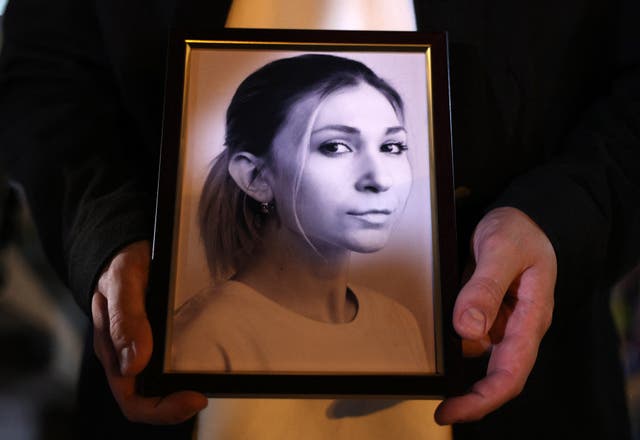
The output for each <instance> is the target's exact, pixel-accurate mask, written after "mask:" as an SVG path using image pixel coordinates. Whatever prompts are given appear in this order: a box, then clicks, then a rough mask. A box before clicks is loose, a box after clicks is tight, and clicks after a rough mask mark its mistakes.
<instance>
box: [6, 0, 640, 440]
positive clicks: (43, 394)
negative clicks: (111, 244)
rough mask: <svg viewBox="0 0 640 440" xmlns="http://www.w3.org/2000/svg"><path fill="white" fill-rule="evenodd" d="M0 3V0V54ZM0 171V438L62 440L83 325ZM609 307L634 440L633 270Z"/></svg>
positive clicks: (639, 437)
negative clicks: (615, 328)
mask: <svg viewBox="0 0 640 440" xmlns="http://www.w3.org/2000/svg"><path fill="white" fill-rule="evenodd" d="M6 3H7V0H0V50H1V46H2V15H3V13H4V9H5V6H6ZM0 117H2V115H0ZM0 148H2V146H0ZM1 167H2V164H0V346H2V347H4V349H3V354H2V356H0V439H7V440H49V439H67V438H70V436H71V433H70V423H69V419H70V417H71V414H72V410H73V405H74V400H75V383H76V379H77V375H78V372H79V366H80V359H81V355H82V341H83V335H84V333H85V330H86V327H87V325H88V322H87V319H86V318H85V317H84V315H82V314H81V312H80V310H79V309H78V307H77V306H76V305H75V303H74V302H73V300H72V298H71V295H70V294H69V292H67V290H66V288H65V287H64V286H63V285H62V284H61V283H60V282H59V281H58V279H57V278H56V276H55V273H54V272H53V270H52V269H51V268H50V267H49V266H48V264H47V262H46V259H45V257H44V255H43V253H42V249H41V248H40V245H39V241H38V236H37V233H36V231H35V229H34V226H33V224H32V222H31V219H30V216H29V211H28V208H27V207H26V206H25V204H24V203H23V202H22V198H21V195H20V190H19V189H18V188H15V187H13V186H11V185H10V184H9V182H8V181H7V180H6V178H5V176H4V174H3V173H2V168H1ZM611 305H612V310H613V313H614V316H615V319H616V322H617V324H618V330H619V332H620V336H621V340H622V344H621V353H620V355H621V359H622V361H623V364H624V367H625V371H626V374H627V385H628V386H627V390H628V398H629V409H630V413H631V415H632V419H633V420H632V422H633V429H634V434H635V439H636V440H640V267H639V268H636V270H635V271H633V272H631V273H630V274H629V275H628V276H627V277H625V278H624V279H623V280H621V281H620V283H618V285H617V286H616V287H615V288H614V290H613V292H612V304H611Z"/></svg>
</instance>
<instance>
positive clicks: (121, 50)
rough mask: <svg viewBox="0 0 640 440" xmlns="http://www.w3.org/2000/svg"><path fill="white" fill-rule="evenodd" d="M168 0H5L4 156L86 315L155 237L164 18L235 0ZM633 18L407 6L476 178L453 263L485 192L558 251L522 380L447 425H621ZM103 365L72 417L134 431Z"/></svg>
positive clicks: (637, 184)
mask: <svg viewBox="0 0 640 440" xmlns="http://www.w3.org/2000/svg"><path fill="white" fill-rule="evenodd" d="M176 3H178V2H176ZM179 4H180V7H178V8H176V6H175V5H174V2H172V1H171V0H158V1H155V2H144V3H140V4H138V3H137V2H132V1H125V0H109V1H106V0H96V1H92V2H91V1H81V0H58V1H55V2H40V1H37V0H12V1H11V2H10V3H9V5H8V7H7V10H6V14H5V38H4V47H3V51H2V55H1V58H0V114H2V117H1V118H0V145H1V150H2V160H3V161H4V162H5V164H6V167H7V169H8V170H9V173H10V176H11V177H12V178H13V179H15V180H17V181H19V182H20V183H21V184H22V185H23V186H24V189H25V192H26V195H27V198H28V201H29V204H30V207H31V209H32V212H33V216H34V218H35V221H36V224H37V226H38V229H39V231H40V234H41V239H42V241H43V244H44V247H45V249H46V252H47V254H48V256H49V258H50V260H51V261H52V262H53V264H54V265H55V268H56V269H57V271H58V273H59V274H60V276H61V277H62V278H63V279H64V280H66V281H67V283H68V284H69V285H70V287H71V289H72V291H73V293H74V295H75V297H76V299H77V301H78V303H79V304H80V306H81V307H82V308H83V309H84V310H85V311H86V312H87V313H88V314H89V316H90V299H91V294H92V292H93V286H94V283H95V281H96V279H97V277H98V275H99V274H100V271H101V268H102V267H103V266H104V264H105V263H106V262H107V261H108V260H109V259H110V257H111V256H112V255H113V254H114V253H115V252H116V251H118V250H119V249H120V248H122V247H123V246H124V245H126V244H128V243H131V242H133V241H136V240H139V239H148V238H150V236H151V232H152V216H153V206H154V196H155V195H154V190H155V182H156V179H155V177H156V164H157V163H158V151H159V142H160V132H161V113H162V93H163V80H164V64H165V55H166V43H167V29H168V27H169V26H170V25H171V24H172V23H174V22H175V21H176V20H177V21H179V22H185V23H190V24H191V25H194V26H199V27H202V26H211V27H222V26H224V21H225V19H226V13H227V10H228V7H229V4H230V1H218V2H215V1H211V0H208V1H205V0H191V1H187V0H185V1H182V2H179ZM639 12H640V11H639V5H638V2H637V1H633V0H566V1H563V2H560V3H557V4H553V5H551V4H550V3H547V2H540V1H534V0H527V1H522V2H507V1H494V0H478V1H474V2H466V1H462V0H448V1H442V0H438V1H436V0H425V1H416V15H417V19H418V26H419V28H420V29H421V30H448V31H449V38H450V43H451V50H450V52H451V75H452V80H451V90H452V103H453V129H454V132H453V133H454V156H455V173H456V185H457V186H465V187H466V188H468V190H469V195H468V196H467V197H465V198H464V199H461V200H459V201H458V222H459V225H458V228H459V241H460V244H461V245H460V251H461V259H462V260H463V259H464V258H466V257H468V255H467V254H468V249H467V247H468V242H469V238H470V235H471V231H472V229H473V227H474V226H475V224H476V223H477V221H478V220H479V219H480V218H481V216H482V215H483V213H485V212H486V211H487V210H488V209H490V208H491V207H495V206H514V207H517V208H519V209H521V210H523V211H524V212H526V213H527V214H528V215H529V216H530V217H532V218H533V219H534V220H535V221H536V223H538V225H540V226H541V228H542V229H543V230H544V231H545V233H546V234H547V235H548V237H549V238H550V239H551V241H552V243H553V245H554V248H555V251H556V253H557V257H558V283H557V288H556V308H555V313H554V321H553V325H552V327H551V329H550V330H549V332H548V334H547V335H546V336H545V339H544V340H543V343H542V345H541V348H540V353H539V357H538V361H537V364H536V366H535V368H534V370H533V372H532V374H531V376H530V379H529V382H528V384H527V386H526V387H525V389H524V391H523V393H522V394H521V396H519V397H518V398H516V399H515V400H514V401H512V402H510V403H508V404H507V405H505V407H504V408H502V409H500V410H499V411H497V412H496V413H495V414H492V415H490V416H489V417H487V418H486V419H485V420H484V421H482V422H479V423H474V424H470V425H465V426H462V427H460V428H457V429H456V436H457V437H459V438H467V436H469V438H489V436H490V435H495V436H496V437H497V438H521V439H522V438H538V437H539V436H542V435H546V436H549V431H550V430H551V432H554V433H555V432H559V433H562V434H567V435H568V436H569V437H568V438H580V437H581V436H582V437H583V438H612V439H613V438H615V439H625V438H628V437H629V433H628V427H627V421H626V412H625V411H626V409H625V403H624V395H623V389H622V374H621V370H620V367H619V364H618V362H617V356H618V351H617V344H616V336H615V331H614V327H613V325H612V322H611V317H610V314H609V312H608V300H609V299H608V290H609V287H610V285H611V283H612V282H613V281H615V280H616V279H617V278H618V277H619V276H620V275H621V274H622V273H623V272H624V271H625V270H626V269H628V268H630V267H631V265H633V264H635V263H636V262H638V256H639V254H640V209H639V204H638V200H640V35H639V31H638V29H637V27H635V25H636V22H637V18H638V17H640V14H639ZM102 376H103V375H102V372H101V369H100V367H99V365H98V364H97V360H96V359H95V357H94V356H93V355H92V354H91V350H89V351H88V356H87V357H86V362H85V367H84V368H83V375H82V385H81V390H82V391H81V396H80V397H81V400H83V401H84V403H85V404H84V405H83V406H82V408H84V410H85V411H86V414H85V415H84V418H83V421H84V422H86V423H88V424H89V425H91V426H92V428H91V429H92V430H93V432H94V435H93V438H100V434H101V435H102V436H104V438H111V437H112V436H113V437H115V436H117V435H120V436H124V435H126V432H128V431H127V430H128V429H133V428H131V426H132V425H131V424H128V423H126V422H124V421H123V420H122V417H121V416H119V411H118V409H117V407H116V406H115V403H114V402H113V399H112V398H111V397H110V393H109V391H108V388H107V387H106V382H105V381H104V377H102ZM88 402H92V405H93V406H91V405H89V404H88ZM98 402H99V403H98ZM98 405H107V406H98ZM118 417H119V418H118ZM116 420H118V421H116ZM135 429H139V430H141V431H143V432H146V431H147V430H148V429H151V428H149V427H146V426H137V427H136V428H135ZM154 429H156V431H158V432H156V434H155V437H154V438H160V436H161V435H163V434H162V433H165V434H166V433H168V432H169V431H170V430H168V429H164V428H154ZM173 429H174V430H175V429H180V428H173ZM166 435H169V436H172V434H166ZM172 438H176V437H175V436H173V437H172Z"/></svg>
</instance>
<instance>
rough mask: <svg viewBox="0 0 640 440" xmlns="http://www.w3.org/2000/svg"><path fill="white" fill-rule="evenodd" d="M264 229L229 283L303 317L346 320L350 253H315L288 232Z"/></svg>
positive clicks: (350, 305) (352, 309) (350, 308)
mask: <svg viewBox="0 0 640 440" xmlns="http://www.w3.org/2000/svg"><path fill="white" fill-rule="evenodd" d="M265 229H266V230H265V234H264V239H263V245H262V246H261V249H260V250H259V251H257V252H256V255H254V257H253V258H252V259H251V260H250V261H249V262H248V264H246V265H245V267H244V268H242V269H241V270H239V271H238V273H237V274H236V275H235V276H234V279H235V280H236V281H240V282H243V283H245V284H247V285H249V286H250V287H252V288H253V289H255V290H257V291H258V292H260V293H261V294H263V295H265V296H266V297H268V298H269V299H271V300H273V301H275V302H277V303H278V304H280V305H282V306H283V307H286V308H288V309H290V310H292V311H294V312H296V313H299V314H301V315H303V316H306V317H308V318H311V319H315V320H317V321H323V322H332V323H344V322H349V321H351V320H352V319H353V318H354V317H355V315H356V312H357V304H356V302H355V300H354V298H352V297H350V296H348V295H347V273H348V267H349V254H350V252H349V251H346V250H339V251H333V252H328V251H327V252H318V251H317V250H315V249H313V248H312V247H311V245H310V244H309V243H307V242H306V241H305V240H304V239H303V238H302V237H301V236H300V235H299V234H296V233H294V232H293V231H288V230H286V229H285V228H282V227H277V226H275V225H270V226H267V228H265Z"/></svg>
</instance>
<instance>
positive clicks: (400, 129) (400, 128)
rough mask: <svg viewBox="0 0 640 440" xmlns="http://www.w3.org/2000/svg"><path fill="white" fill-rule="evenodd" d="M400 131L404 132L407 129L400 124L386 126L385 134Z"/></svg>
mask: <svg viewBox="0 0 640 440" xmlns="http://www.w3.org/2000/svg"><path fill="white" fill-rule="evenodd" d="M401 131H404V132H405V133H406V132H407V129H406V128H404V127H403V126H402V125H398V126H396V127H389V128H387V131H386V133H385V134H396V133H399V132H401Z"/></svg>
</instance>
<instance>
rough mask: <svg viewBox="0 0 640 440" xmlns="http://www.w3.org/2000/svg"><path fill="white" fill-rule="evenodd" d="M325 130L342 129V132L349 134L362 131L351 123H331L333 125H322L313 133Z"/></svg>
mask: <svg viewBox="0 0 640 440" xmlns="http://www.w3.org/2000/svg"><path fill="white" fill-rule="evenodd" d="M325 130H332V131H342V132H344V133H347V134H359V133H360V130H358V129H357V128H355V127H351V126H349V125H342V124H331V125H325V126H324V127H320V128H318V129H317V130H314V131H312V132H311V134H314V133H318V132H320V131H325Z"/></svg>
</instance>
